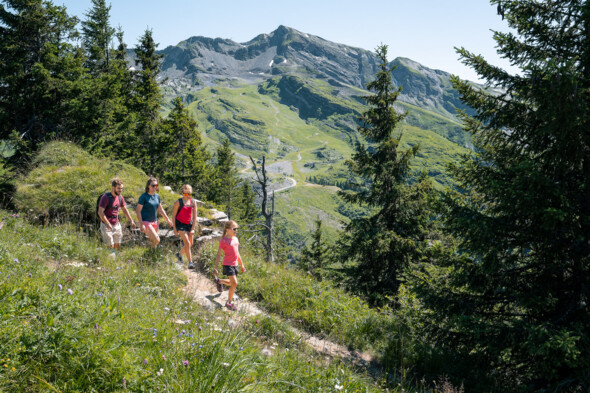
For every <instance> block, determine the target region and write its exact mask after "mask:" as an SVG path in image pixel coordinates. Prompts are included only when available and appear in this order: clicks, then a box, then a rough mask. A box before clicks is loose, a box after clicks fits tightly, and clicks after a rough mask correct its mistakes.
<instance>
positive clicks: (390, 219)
mask: <svg viewBox="0 0 590 393" xmlns="http://www.w3.org/2000/svg"><path fill="white" fill-rule="evenodd" d="M377 57H378V58H379V60H380V64H379V71H378V73H377V77H376V79H375V80H374V81H372V82H370V83H368V84H367V89H368V90H369V91H370V92H373V93H374V94H372V95H369V96H366V97H364V99H365V101H366V102H367V104H369V106H370V108H369V109H368V110H367V111H366V112H365V113H364V114H363V115H362V116H361V117H360V119H359V120H360V123H361V125H360V126H359V132H360V133H361V135H363V136H364V137H365V139H366V140H367V141H368V142H369V143H370V144H371V146H370V147H367V146H365V145H363V144H361V143H357V146H356V152H355V153H354V154H353V156H352V160H348V161H347V164H348V166H349V168H350V169H351V171H352V172H353V174H355V175H357V176H360V177H361V178H362V179H363V181H364V183H363V184H364V186H363V187H359V189H358V191H343V192H341V193H340V195H341V196H342V197H343V198H344V200H346V201H347V202H349V203H359V204H365V205H368V206H369V207H372V208H375V209H376V211H377V212H376V213H375V214H373V215H372V216H370V217H360V218H355V219H353V220H352V221H351V222H350V223H349V224H348V225H347V226H346V230H345V231H344V232H343V233H342V236H341V238H340V243H341V245H342V255H341V257H342V259H343V260H344V261H346V260H348V261H352V262H353V263H354V267H353V271H352V273H351V274H350V275H349V276H350V280H351V282H352V286H353V287H354V289H355V290H357V291H360V292H361V293H363V294H365V295H366V296H367V297H368V298H369V300H370V301H371V302H372V303H374V304H381V303H384V302H386V301H387V299H386V297H387V296H389V297H393V296H395V295H396V293H397V290H398V287H399V284H400V279H401V275H402V273H403V271H404V269H405V268H406V267H407V266H409V264H410V262H411V261H413V260H415V259H417V258H418V256H419V252H418V249H419V247H418V246H419V243H420V242H421V241H422V240H423V239H424V226H425V224H424V221H425V220H426V218H425V213H424V206H423V203H422V201H421V198H422V197H423V194H421V193H417V192H413V191H412V190H410V189H409V188H408V187H407V185H406V182H407V180H408V176H409V174H410V166H409V162H410V159H411V158H412V157H414V155H415V154H416V152H417V151H418V145H415V146H414V147H412V148H410V149H407V150H401V149H399V142H400V139H401V131H396V127H397V126H398V123H399V122H400V121H401V120H402V119H403V117H404V115H401V114H398V113H396V111H395V109H394V107H393V105H394V103H395V101H396V99H397V97H398V95H399V93H400V89H398V88H395V87H394V85H393V82H392V77H391V71H392V68H391V67H389V66H388V62H387V46H385V45H383V46H380V47H379V48H377Z"/></svg>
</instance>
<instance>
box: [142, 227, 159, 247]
mask: <svg viewBox="0 0 590 393" xmlns="http://www.w3.org/2000/svg"><path fill="white" fill-rule="evenodd" d="M145 233H146V234H147V237H148V239H149V240H150V244H151V246H152V248H154V249H155V248H156V247H157V246H158V244H160V236H158V233H157V232H156V229H155V228H154V227H153V226H151V225H148V226H146V227H145Z"/></svg>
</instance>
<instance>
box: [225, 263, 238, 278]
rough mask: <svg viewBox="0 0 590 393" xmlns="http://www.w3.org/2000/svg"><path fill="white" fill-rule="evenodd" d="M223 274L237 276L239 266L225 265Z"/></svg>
mask: <svg viewBox="0 0 590 393" xmlns="http://www.w3.org/2000/svg"><path fill="white" fill-rule="evenodd" d="M223 275H224V276H228V277H229V276H237V275H238V266H237V265H236V266H231V265H223Z"/></svg>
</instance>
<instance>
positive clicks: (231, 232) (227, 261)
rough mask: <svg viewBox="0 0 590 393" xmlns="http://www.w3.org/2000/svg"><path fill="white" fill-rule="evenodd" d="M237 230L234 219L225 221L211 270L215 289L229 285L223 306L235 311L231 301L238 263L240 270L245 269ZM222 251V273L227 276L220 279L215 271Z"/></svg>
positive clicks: (236, 280)
mask: <svg viewBox="0 0 590 393" xmlns="http://www.w3.org/2000/svg"><path fill="white" fill-rule="evenodd" d="M237 232H238V224H237V223H236V222H235V221H231V220H230V221H226V223H225V226H224V229H223V236H222V238H221V240H220V241H219V250H218V251H217V257H215V269H214V270H213V275H214V276H215V283H216V284H217V290H218V291H219V292H223V286H222V284H223V285H228V286H229V292H228V294H227V302H226V303H225V307H227V308H229V309H230V310H232V311H236V310H237V309H238V308H237V307H236V306H235V305H234V304H233V303H232V300H233V298H234V292H235V291H236V287H237V286H238V263H239V265H240V270H241V271H242V273H243V272H245V271H246V268H245V267H244V263H243V262H242V257H241V256H240V251H239V250H238V247H239V246H240V242H239V241H238V237H237ZM222 252H223V254H224V255H223V274H224V275H225V276H227V277H228V278H227V279H220V278H219V277H218V275H219V272H218V271H217V267H218V266H219V259H220V258H221V253H222Z"/></svg>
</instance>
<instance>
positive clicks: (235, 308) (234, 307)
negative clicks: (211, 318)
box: [225, 302, 238, 311]
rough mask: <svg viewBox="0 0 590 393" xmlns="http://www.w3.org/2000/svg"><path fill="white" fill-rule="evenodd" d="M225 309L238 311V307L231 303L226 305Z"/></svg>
mask: <svg viewBox="0 0 590 393" xmlns="http://www.w3.org/2000/svg"><path fill="white" fill-rule="evenodd" d="M225 307H227V308H228V309H229V310H232V311H238V307H237V306H236V305H235V304H232V303H230V302H227V303H225Z"/></svg>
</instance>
